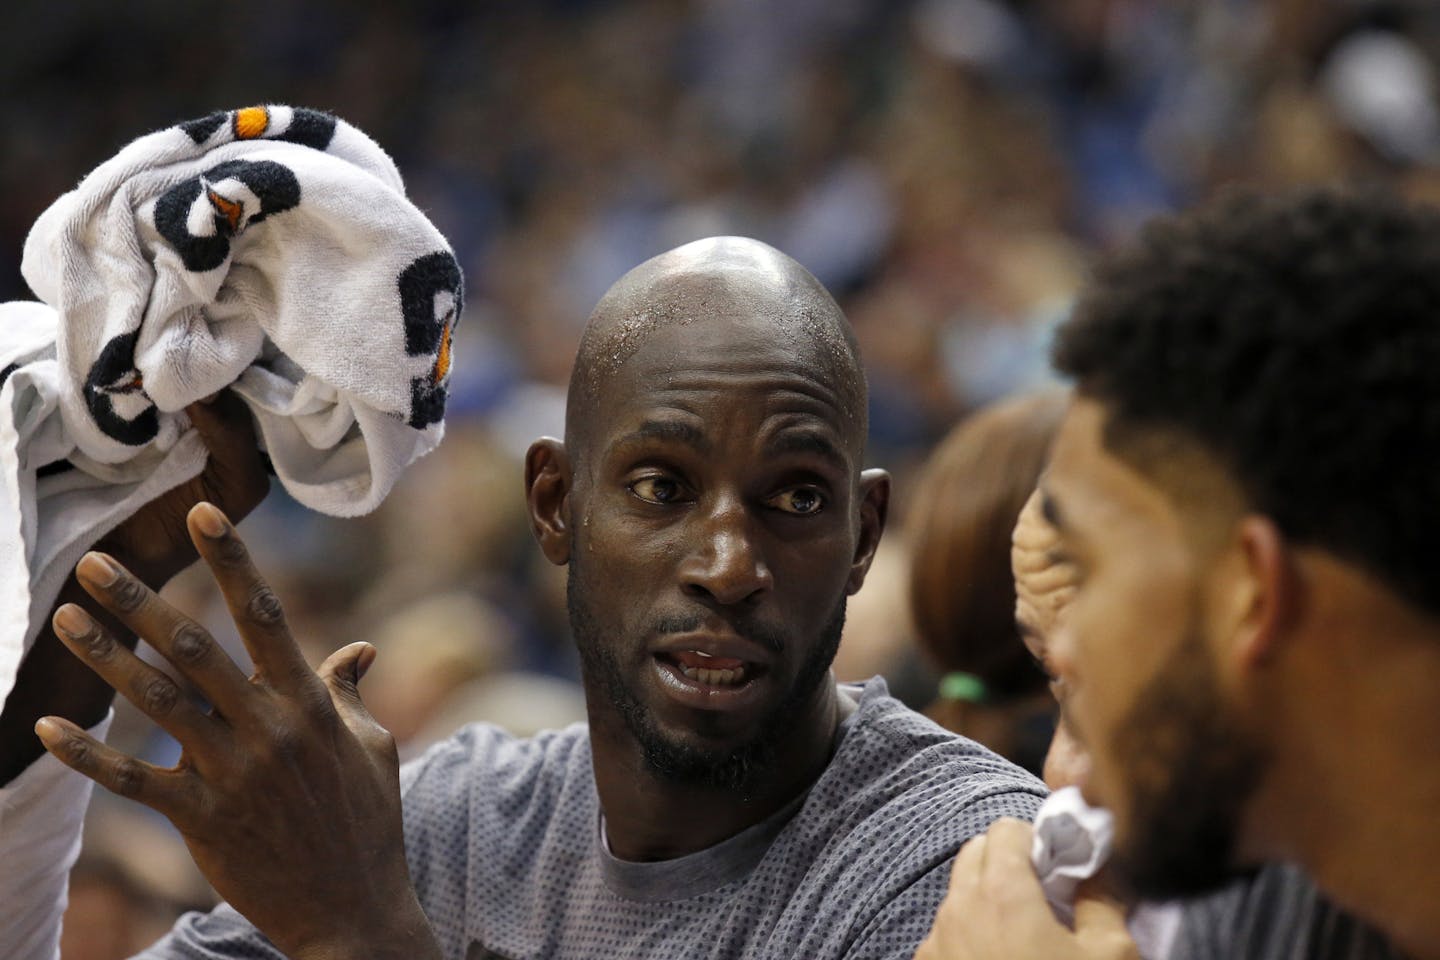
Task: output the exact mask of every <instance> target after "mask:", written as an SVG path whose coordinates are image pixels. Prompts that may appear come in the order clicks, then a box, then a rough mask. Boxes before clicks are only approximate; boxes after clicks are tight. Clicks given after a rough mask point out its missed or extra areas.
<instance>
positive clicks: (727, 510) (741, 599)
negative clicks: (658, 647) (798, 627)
mask: <svg viewBox="0 0 1440 960" xmlns="http://www.w3.org/2000/svg"><path fill="white" fill-rule="evenodd" d="M695 534H696V538H695V543H694V545H693V547H692V549H691V551H690V555H689V556H688V557H687V558H686V560H685V562H684V564H683V565H682V566H681V569H680V582H681V587H682V589H683V590H684V591H685V592H686V593H688V594H690V595H692V596H697V597H701V598H704V599H710V600H714V601H715V602H716V603H720V604H723V605H726V606H731V605H734V604H738V603H745V602H747V601H753V600H755V599H758V598H759V597H760V596H761V595H763V594H765V593H766V592H768V591H769V590H770V589H771V588H772V587H773V586H774V584H775V578H774V576H773V574H772V573H771V572H770V567H769V565H768V564H767V563H766V561H765V556H764V551H763V550H762V548H761V545H760V542H759V531H758V530H757V529H756V524H755V521H754V518H752V517H751V516H750V515H749V512H748V511H746V509H745V506H744V504H743V503H740V502H739V501H738V499H729V500H724V501H721V502H718V503H716V504H715V505H714V507H713V508H712V509H711V510H709V511H708V512H705V513H702V514H700V515H698V516H697V517H696V530H695Z"/></svg>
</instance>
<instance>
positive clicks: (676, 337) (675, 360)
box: [567, 237, 867, 445]
mask: <svg viewBox="0 0 1440 960" xmlns="http://www.w3.org/2000/svg"><path fill="white" fill-rule="evenodd" d="M660 331H664V332H665V334H664V336H663V337H660V339H659V341H658V342H657V348H658V350H659V356H658V357H651V358H650V359H649V361H648V362H647V364H646V367H647V375H654V374H655V373H656V371H661V372H663V370H664V369H665V368H666V367H665V364H666V362H668V363H670V364H671V365H672V366H673V368H675V369H685V368H687V367H692V366H695V365H697V364H699V365H702V366H703V365H704V364H706V363H709V362H716V361H736V360H739V359H741V358H742V356H743V355H744V354H745V353H746V351H749V353H750V354H752V355H755V354H757V353H758V354H764V356H761V357H760V358H759V359H760V361H761V362H775V361H777V358H778V360H780V361H788V362H790V363H791V365H792V366H793V368H794V369H796V370H803V371H806V372H807V374H808V375H809V376H811V377H813V378H814V379H815V380H816V381H817V382H819V383H824V384H826V385H828V386H829V388H830V389H831V390H832V391H833V392H834V394H835V396H836V407H837V409H839V410H840V411H841V412H842V413H843V414H844V416H845V418H846V420H847V421H849V422H850V424H851V426H852V427H854V428H855V429H857V430H858V436H859V438H860V443H861V444H862V445H863V441H864V434H865V430H866V426H865V421H866V404H867V400H866V388H865V379H864V374H863V372H862V371H861V369H860V361H859V357H858V354H857V348H856V345H855V340H854V335H853V334H852V333H851V331H850V328H849V323H848V321H846V319H845V316H844V314H843V313H842V312H841V311H840V308H839V307H838V306H837V305H836V304H835V301H834V300H833V299H832V298H831V297H830V295H829V293H828V292H826V291H825V289H824V287H822V286H821V285H820V284H819V282H818V281H816V280H815V278H814V277H813V276H811V275H810V274H809V273H808V272H807V271H806V270H805V269H804V268H803V267H801V266H800V265H799V264H798V263H796V262H795V261H794V260H792V259H790V258H789V257H787V256H785V255H784V254H782V253H780V252H779V251H778V250H775V249H774V248H772V247H768V246H766V245H765V244H761V243H759V242H757V241H752V240H744V239H741V238H733V237H722V238H712V239H710V240H705V241H697V242H696V243H693V244H687V245H686V246H684V247H680V248H677V249H676V250H672V251H670V252H669V253H666V254H662V255H661V256H659V257H656V258H654V259H653V260H650V261H647V262H646V263H644V264H641V265H640V266H639V267H637V268H635V269H634V270H632V271H631V272H630V273H628V274H626V276H625V277H623V278H622V279H621V280H620V281H619V282H618V283H616V284H615V286H614V287H612V288H611V290H610V292H609V293H607V294H606V295H605V297H604V299H602V300H601V302H600V305H599V306H597V307H596V310H595V313H594V314H593V315H592V316H591V318H590V322H589V324H588V325H587V327H586V330H585V336H584V338H583V339H582V341H581V346H580V353H579V356H578V357H577V358H576V366H575V372H574V374H573V375H572V377H571V383H570V397H569V404H568V408H567V416H568V419H569V422H570V424H571V426H575V425H578V424H579V423H581V422H586V423H588V421H589V419H590V418H592V417H593V413H594V410H595V407H596V404H597V401H598V400H599V398H600V396H601V393H602V391H603V389H604V388H605V386H606V385H608V384H612V383H616V382H619V381H622V380H625V379H626V378H627V377H630V376H633V375H634V374H633V372H631V371H629V370H628V368H629V366H630V364H631V361H632V358H634V357H635V356H636V354H637V353H638V352H640V351H641V350H642V348H646V347H647V345H649V344H651V341H652V340H654V339H655V338H656V336H657V334H658V333H659V332H660ZM757 345H758V347H762V348H764V349H757ZM567 432H569V428H568V427H567ZM846 432H847V433H849V432H851V431H850V430H849V429H847V431H846Z"/></svg>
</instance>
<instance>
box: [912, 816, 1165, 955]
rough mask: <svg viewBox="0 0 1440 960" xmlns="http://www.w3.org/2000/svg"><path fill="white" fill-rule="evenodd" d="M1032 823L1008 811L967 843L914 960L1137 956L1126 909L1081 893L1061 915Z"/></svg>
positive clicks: (957, 858)
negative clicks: (1064, 917)
mask: <svg viewBox="0 0 1440 960" xmlns="http://www.w3.org/2000/svg"><path fill="white" fill-rule="evenodd" d="M1030 839H1031V827H1030V824H1028V823H1022V822H1020V821H1019V820H1013V819H1009V818H1003V819H1000V820H997V821H995V823H994V824H992V825H991V827H990V829H989V830H988V831H987V832H986V833H984V834H983V835H981V836H978V837H975V838H974V839H973V840H971V841H970V842H968V843H966V844H965V846H963V847H961V848H960V853H959V854H958V855H957V856H956V857H955V866H954V867H953V868H952V869H951V871H950V889H949V892H947V893H946V895H945V900H944V901H943V902H942V903H941V904H940V911H939V913H937V914H936V916H935V923H934V925H933V926H932V927H931V928H930V935H929V936H928V937H926V938H925V941H924V942H923V943H921V944H920V949H919V950H917V951H916V952H915V960H1002V958H1004V960H1030V958H1035V960H1138V958H1139V956H1140V954H1139V951H1138V950H1137V949H1136V946H1135V941H1134V940H1132V939H1131V938H1130V934H1129V931H1128V930H1126V928H1125V911H1124V909H1123V908H1122V907H1121V906H1120V905H1118V904H1116V903H1113V902H1111V901H1108V900H1105V899H1102V898H1098V897H1093V896H1085V895H1082V896H1079V897H1077V898H1076V901H1075V929H1074V930H1073V931H1072V930H1069V929H1067V928H1066V927H1065V926H1064V925H1063V924H1061V923H1060V921H1058V920H1056V919H1055V914H1054V913H1052V912H1051V910H1050V905H1049V904H1048V903H1047V902H1046V901H1045V894H1044V891H1043V890H1041V888H1040V880H1039V878H1037V877H1036V875H1035V868H1034V867H1033V866H1032V865H1031V863H1030Z"/></svg>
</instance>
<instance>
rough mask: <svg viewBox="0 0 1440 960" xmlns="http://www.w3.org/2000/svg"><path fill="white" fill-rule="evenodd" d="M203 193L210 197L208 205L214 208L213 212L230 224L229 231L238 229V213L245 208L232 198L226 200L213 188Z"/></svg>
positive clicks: (242, 211)
mask: <svg viewBox="0 0 1440 960" xmlns="http://www.w3.org/2000/svg"><path fill="white" fill-rule="evenodd" d="M205 195H206V196H207V197H209V198H210V205H211V206H212V207H214V208H215V212H216V213H218V214H220V216H222V217H224V218H225V219H226V221H227V222H228V223H229V224H230V232H231V233H234V232H235V231H236V230H237V229H239V227H240V215H241V214H242V213H244V212H245V208H244V207H242V206H241V205H240V204H238V203H236V202H235V201H234V200H226V199H225V198H224V197H222V196H220V194H218V193H216V192H215V191H214V190H206V191H205Z"/></svg>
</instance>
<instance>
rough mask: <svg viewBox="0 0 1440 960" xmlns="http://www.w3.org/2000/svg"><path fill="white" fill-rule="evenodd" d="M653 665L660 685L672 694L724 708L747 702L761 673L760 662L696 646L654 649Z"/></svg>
mask: <svg viewBox="0 0 1440 960" xmlns="http://www.w3.org/2000/svg"><path fill="white" fill-rule="evenodd" d="M655 667H656V672H657V673H658V674H659V678H660V680H661V685H662V686H663V687H664V688H665V689H666V690H668V691H669V692H670V694H671V695H672V696H674V697H676V698H677V699H679V700H680V701H681V702H682V703H685V704H687V705H689V706H694V707H702V708H705V709H726V708H729V707H732V706H739V705H741V704H742V703H744V702H747V701H748V700H750V699H751V698H752V695H753V694H754V693H755V691H756V690H757V689H758V687H757V681H758V680H759V679H760V678H761V677H763V676H764V674H765V666H764V665H763V664H760V663H755V662H753V661H749V660H741V659H739V658H738V657H721V656H715V655H713V654H708V653H703V652H701V651H699V650H667V651H665V652H663V653H657V654H655Z"/></svg>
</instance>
